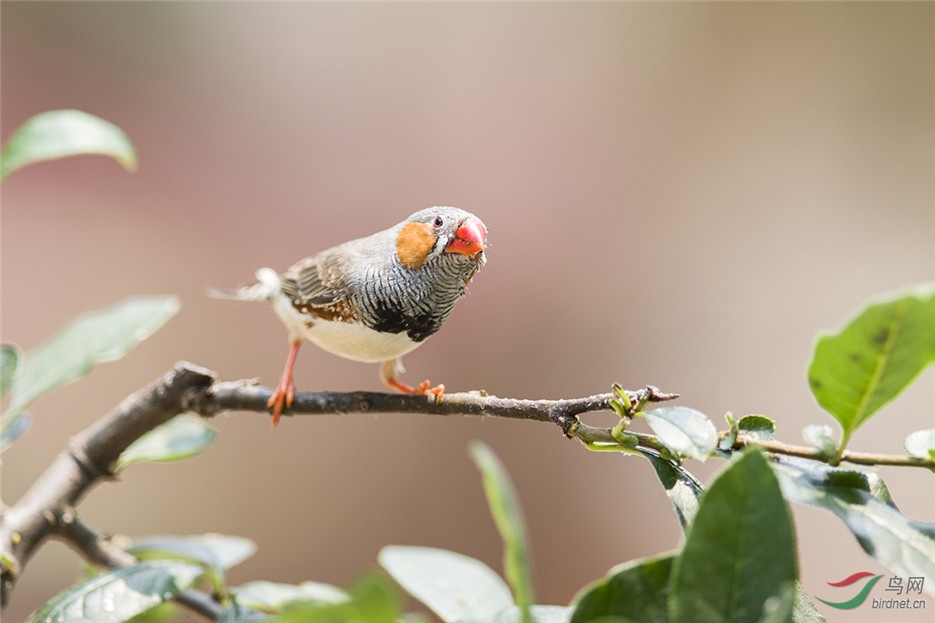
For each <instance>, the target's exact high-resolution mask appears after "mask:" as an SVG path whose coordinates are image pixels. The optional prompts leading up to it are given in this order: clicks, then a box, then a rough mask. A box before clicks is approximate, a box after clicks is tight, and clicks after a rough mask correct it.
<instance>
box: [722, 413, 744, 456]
mask: <svg viewBox="0 0 935 623" xmlns="http://www.w3.org/2000/svg"><path fill="white" fill-rule="evenodd" d="M724 419H725V420H727V425H728V426H729V427H730V428H728V429H727V434H725V435H724V436H723V437H722V438H721V440H720V441H718V443H717V447H718V450H722V451H724V452H730V449H731V448H733V447H734V444H735V443H737V433H739V432H740V423H739V422H738V421H737V418H735V417H734V414H733V413H731V412H730V411H728V412H727V413H725V414H724Z"/></svg>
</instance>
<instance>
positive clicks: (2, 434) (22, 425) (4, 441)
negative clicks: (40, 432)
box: [0, 413, 32, 452]
mask: <svg viewBox="0 0 935 623" xmlns="http://www.w3.org/2000/svg"><path fill="white" fill-rule="evenodd" d="M30 426H32V418H31V417H30V415H29V414H28V413H20V414H19V415H17V416H16V417H15V418H13V419H12V420H10V423H9V424H7V425H6V426H4V427H3V428H2V429H0V452H5V451H6V449H7V448H9V447H10V446H11V445H13V442H14V441H16V440H17V439H19V438H20V437H22V436H23V435H25V434H26V431H28V430H29V427H30Z"/></svg>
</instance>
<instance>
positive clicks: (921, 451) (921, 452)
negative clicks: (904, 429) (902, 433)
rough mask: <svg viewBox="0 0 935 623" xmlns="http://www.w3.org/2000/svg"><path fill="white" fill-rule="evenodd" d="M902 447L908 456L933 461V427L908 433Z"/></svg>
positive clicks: (934, 455)
mask: <svg viewBox="0 0 935 623" xmlns="http://www.w3.org/2000/svg"><path fill="white" fill-rule="evenodd" d="M903 447H904V448H906V452H908V453H909V456H914V457H916V458H918V459H928V460H930V461H935V428H926V429H924V430H917V431H915V432H914V433H909V436H908V437H906V441H904V442H903Z"/></svg>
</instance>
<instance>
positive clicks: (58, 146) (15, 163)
mask: <svg viewBox="0 0 935 623" xmlns="http://www.w3.org/2000/svg"><path fill="white" fill-rule="evenodd" d="M82 154H99V155H102V156H110V157H111V158H113V159H115V160H116V161H117V162H119V163H120V164H121V165H123V168H125V169H126V170H128V171H134V170H136V165H137V161H136V150H135V149H134V148H133V143H131V142H130V139H129V138H127V135H126V134H124V132H123V130H121V129H120V128H118V127H117V126H115V125H114V124H112V123H111V122H109V121H105V120H103V119H101V118H100V117H95V116H94V115H91V114H89V113H86V112H82V111H80V110H51V111H48V112H44V113H40V114H38V115H36V116H34V117H31V118H29V119H27V120H26V121H25V122H24V123H23V125H21V126H20V127H19V128H17V129H16V130H15V131H14V132H13V134H12V135H10V138H9V139H8V140H7V143H6V145H4V147H3V154H2V158H0V179H2V178H5V177H6V176H7V175H9V174H10V173H12V172H13V171H15V170H16V169H19V168H21V167H24V166H26V165H27V164H32V163H35V162H41V161H43V160H53V159H55V158H64V157H66V156H79V155H82Z"/></svg>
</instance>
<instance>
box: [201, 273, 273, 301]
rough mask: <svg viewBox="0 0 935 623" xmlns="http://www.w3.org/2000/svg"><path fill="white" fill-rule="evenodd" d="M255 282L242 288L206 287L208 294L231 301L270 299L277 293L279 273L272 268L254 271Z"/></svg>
mask: <svg viewBox="0 0 935 623" xmlns="http://www.w3.org/2000/svg"><path fill="white" fill-rule="evenodd" d="M256 279H257V280H256V283H253V284H250V285H248V286H244V287H242V288H208V296H210V297H211V298H216V299H226V300H231V301H270V300H272V299H274V298H275V297H276V295H277V294H279V289H280V281H279V275H278V274H276V271H275V270H273V269H272V268H261V269H260V270H258V271H256Z"/></svg>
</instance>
